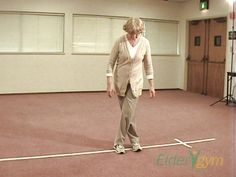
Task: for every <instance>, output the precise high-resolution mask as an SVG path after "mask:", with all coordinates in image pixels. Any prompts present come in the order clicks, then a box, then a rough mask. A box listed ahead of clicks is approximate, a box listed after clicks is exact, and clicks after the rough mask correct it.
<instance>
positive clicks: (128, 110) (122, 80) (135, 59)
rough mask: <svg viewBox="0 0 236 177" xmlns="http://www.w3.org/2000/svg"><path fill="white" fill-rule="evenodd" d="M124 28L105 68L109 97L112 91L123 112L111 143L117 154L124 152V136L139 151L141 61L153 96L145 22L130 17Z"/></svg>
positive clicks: (151, 67)
mask: <svg viewBox="0 0 236 177" xmlns="http://www.w3.org/2000/svg"><path fill="white" fill-rule="evenodd" d="M123 30H124V31H126V32H127V34H125V35H123V36H121V37H120V38H119V39H118V40H117V41H116V42H115V44H114V46H113V49H112V51H111V54H110V59H109V63H108V67H107V93H108V96H109V97H112V96H113V94H114V93H116V94H117V95H118V100H119V104H120V108H121V113H122V114H121V120H120V125H119V130H118V133H117V136H116V139H115V142H114V146H113V148H114V149H115V151H116V152H117V153H119V154H120V153H125V148H124V141H125V137H126V135H128V137H129V139H130V142H131V144H132V150H133V151H135V152H137V151H141V150H142V147H141V146H140V142H139V136H138V134H137V131H136V125H135V116H134V113H135V108H136V105H137V102H138V98H139V96H140V95H141V94H142V88H143V72H142V68H143V65H142V63H143V64H144V69H145V72H146V77H147V79H148V81H149V85H150V89H149V94H150V98H153V97H155V89H154V82H153V66H152V59H151V50H150V44H149V41H148V40H147V39H146V38H145V37H143V36H142V35H141V34H142V33H143V32H144V30H145V29H144V24H143V22H142V20H141V19H139V18H129V19H128V21H127V22H126V23H125V25H124V26H123ZM114 66H116V67H114ZM114 68H115V72H114V79H113V70H114ZM113 80H114V84H113Z"/></svg>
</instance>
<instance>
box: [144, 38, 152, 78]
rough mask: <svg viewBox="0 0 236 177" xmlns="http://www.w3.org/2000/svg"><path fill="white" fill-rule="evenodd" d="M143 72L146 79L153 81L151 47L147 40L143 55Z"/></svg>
mask: <svg viewBox="0 0 236 177" xmlns="http://www.w3.org/2000/svg"><path fill="white" fill-rule="evenodd" d="M144 70H145V73H146V77H147V79H154V71H153V65H152V56H151V47H150V43H149V41H148V40H146V53H145V55H144Z"/></svg>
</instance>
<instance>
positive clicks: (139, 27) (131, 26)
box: [123, 17, 145, 34]
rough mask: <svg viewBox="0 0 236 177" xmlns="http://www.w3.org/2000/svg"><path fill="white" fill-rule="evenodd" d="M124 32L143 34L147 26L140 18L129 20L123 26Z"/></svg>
mask: <svg viewBox="0 0 236 177" xmlns="http://www.w3.org/2000/svg"><path fill="white" fill-rule="evenodd" d="M123 30H124V31H126V32H127V33H136V34H137V33H143V32H144V31H145V26H144V23H143V21H142V20H141V19H140V18H133V17H132V18H129V19H128V20H127V22H126V23H125V24H124V26H123Z"/></svg>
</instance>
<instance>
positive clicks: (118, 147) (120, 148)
mask: <svg viewBox="0 0 236 177" xmlns="http://www.w3.org/2000/svg"><path fill="white" fill-rule="evenodd" d="M113 149H115V151H116V153H117V154H124V153H125V147H124V146H123V145H121V144H117V145H115V146H113Z"/></svg>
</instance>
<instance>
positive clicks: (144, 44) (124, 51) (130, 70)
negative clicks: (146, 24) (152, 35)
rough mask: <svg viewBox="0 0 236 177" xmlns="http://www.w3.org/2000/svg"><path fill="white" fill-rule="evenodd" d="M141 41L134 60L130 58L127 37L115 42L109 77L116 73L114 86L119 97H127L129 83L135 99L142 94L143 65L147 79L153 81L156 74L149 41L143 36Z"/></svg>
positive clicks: (108, 71)
mask: <svg viewBox="0 0 236 177" xmlns="http://www.w3.org/2000/svg"><path fill="white" fill-rule="evenodd" d="M139 40H140V41H139V42H140V43H139V46H138V49H137V53H136V55H135V57H134V58H133V59H131V57H130V54H129V50H128V46H127V38H126V37H125V35H124V36H121V37H120V38H119V39H118V40H117V41H116V42H115V44H114V46H113V49H112V51H111V54H110V59H109V62H108V66H107V76H113V71H114V86H115V90H116V93H117V94H118V95H119V96H125V92H126V88H127V85H128V84H129V83H130V86H131V90H132V93H133V95H134V96H135V97H138V96H140V95H141V94H142V89H143V64H144V69H145V72H146V76H147V79H153V76H154V73H153V66H152V58H151V50H150V44H149V41H148V40H147V39H146V38H145V37H143V36H141V37H140V39H139ZM114 68H115V70H114Z"/></svg>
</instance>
